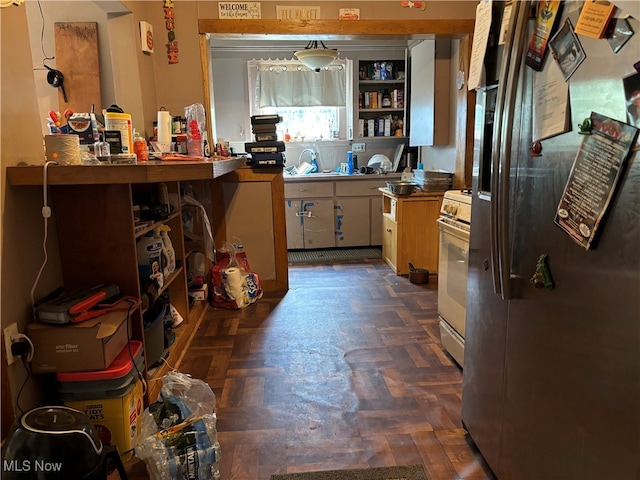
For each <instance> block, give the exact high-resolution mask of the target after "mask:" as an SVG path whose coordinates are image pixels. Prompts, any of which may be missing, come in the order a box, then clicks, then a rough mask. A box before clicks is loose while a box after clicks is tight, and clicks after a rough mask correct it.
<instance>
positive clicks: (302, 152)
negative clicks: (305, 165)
mask: <svg viewBox="0 0 640 480" xmlns="http://www.w3.org/2000/svg"><path fill="white" fill-rule="evenodd" d="M304 152H309V153H310V159H311V160H312V161H313V160H315V159H316V156H317V153H316V152H315V150H314V149H313V148H305V149H304V150H302V151H301V152H300V156H299V157H298V166H300V160H302V155H304Z"/></svg>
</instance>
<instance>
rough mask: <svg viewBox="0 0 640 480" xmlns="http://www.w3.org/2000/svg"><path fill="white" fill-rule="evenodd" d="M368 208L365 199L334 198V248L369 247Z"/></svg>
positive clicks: (369, 218) (369, 221) (369, 226)
mask: <svg viewBox="0 0 640 480" xmlns="http://www.w3.org/2000/svg"><path fill="white" fill-rule="evenodd" d="M369 208H370V205H369V198H367V197H336V199H335V217H336V247H362V246H368V245H371V243H370V241H371V240H370V237H371V215H370V211H369ZM381 216H382V215H381Z"/></svg>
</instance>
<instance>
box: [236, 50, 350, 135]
mask: <svg viewBox="0 0 640 480" xmlns="http://www.w3.org/2000/svg"><path fill="white" fill-rule="evenodd" d="M248 68H249V92H250V97H251V101H250V114H251V115H263V114H278V115H280V116H281V117H282V119H283V120H282V122H280V123H279V124H278V129H279V130H280V138H284V136H285V134H287V133H288V134H289V135H290V136H291V139H292V140H296V139H298V140H318V139H322V140H326V139H332V138H347V137H348V136H349V135H350V134H351V126H350V122H349V121H348V120H347V119H348V118H350V117H349V115H350V111H351V108H350V107H351V103H352V102H351V99H352V98H353V92H352V86H351V85H352V82H351V81H349V80H350V79H351V74H350V72H351V61H350V60H342V59H338V60H336V61H334V62H333V63H332V65H330V67H329V68H328V69H325V70H322V71H321V72H314V71H312V70H310V69H308V68H306V67H304V66H301V65H300V63H299V62H297V61H295V60H275V61H273V60H251V61H250V62H248Z"/></svg>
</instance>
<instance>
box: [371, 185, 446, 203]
mask: <svg viewBox="0 0 640 480" xmlns="http://www.w3.org/2000/svg"><path fill="white" fill-rule="evenodd" d="M378 190H380V191H381V192H382V193H383V194H385V195H387V196H389V197H394V198H402V199H403V200H405V199H407V198H417V197H442V196H444V190H442V191H432V192H423V191H421V190H418V191H415V192H413V193H410V194H408V195H396V194H395V193H391V192H390V191H389V189H388V188H386V187H380V188H379V189H378Z"/></svg>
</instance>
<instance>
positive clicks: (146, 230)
mask: <svg viewBox="0 0 640 480" xmlns="http://www.w3.org/2000/svg"><path fill="white" fill-rule="evenodd" d="M180 215H181V212H174V213H172V214H171V215H169V216H168V217H167V218H166V219H164V220H159V221H157V222H154V223H152V224H149V225H147V226H146V227H144V229H140V230H138V231H136V238H140V237H143V236H145V235H146V234H147V233H149V232H150V231H152V230H153V229H154V228H158V227H161V226H162V225H164V224H166V223H168V222H170V221H171V220H173V219H174V218H179V217H180Z"/></svg>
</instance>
